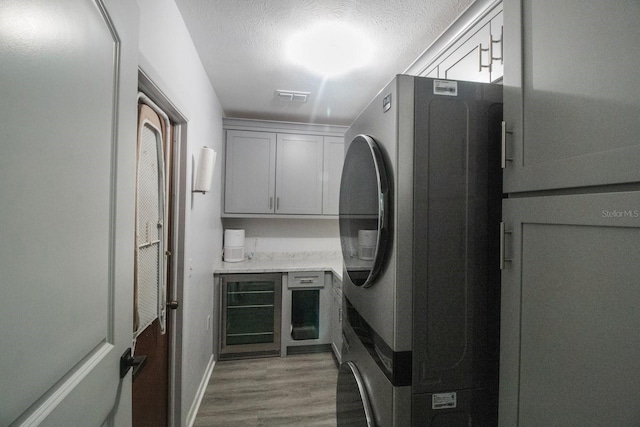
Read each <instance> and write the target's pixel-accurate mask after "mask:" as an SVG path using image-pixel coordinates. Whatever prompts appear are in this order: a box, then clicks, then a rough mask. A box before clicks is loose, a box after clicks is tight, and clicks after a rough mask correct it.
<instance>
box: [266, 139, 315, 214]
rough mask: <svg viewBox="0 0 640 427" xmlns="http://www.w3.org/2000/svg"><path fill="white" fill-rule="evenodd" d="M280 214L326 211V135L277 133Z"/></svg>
mask: <svg viewBox="0 0 640 427" xmlns="http://www.w3.org/2000/svg"><path fill="white" fill-rule="evenodd" d="M277 147H278V148H277V160H276V193H275V197H276V203H275V205H276V208H275V209H276V210H275V212H276V213H277V214H316V215H319V214H321V213H322V167H323V153H324V151H323V139H322V136H316V135H296V134H282V133H279V134H278V135H277Z"/></svg>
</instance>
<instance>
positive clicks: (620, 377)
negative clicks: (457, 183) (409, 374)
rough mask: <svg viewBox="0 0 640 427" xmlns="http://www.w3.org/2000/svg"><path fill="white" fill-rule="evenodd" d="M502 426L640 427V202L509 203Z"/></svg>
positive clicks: (616, 196) (636, 198)
mask: <svg viewBox="0 0 640 427" xmlns="http://www.w3.org/2000/svg"><path fill="white" fill-rule="evenodd" d="M503 218H504V229H505V231H506V233H505V234H504V236H503V243H504V245H503V249H504V250H503V252H504V258H505V262H504V269H503V270H502V315H501V360H500V370H501V371H500V405H499V407H500V410H499V411H500V415H499V417H500V422H499V424H500V425H501V426H502V425H504V426H551V425H580V426H602V425H617V426H622V425H640V410H639V409H638V401H640V381H638V375H637V373H638V372H640V340H639V339H638V337H639V335H638V334H639V332H638V331H640V316H639V315H638V307H640V281H639V280H640V279H639V278H640V193H638V192H621V193H606V194H582V195H571V196H549V197H525V198H515V199H505V200H504V203H503Z"/></svg>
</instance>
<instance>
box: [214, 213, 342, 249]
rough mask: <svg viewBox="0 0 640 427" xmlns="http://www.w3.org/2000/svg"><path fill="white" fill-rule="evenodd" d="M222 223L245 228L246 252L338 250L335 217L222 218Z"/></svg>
mask: <svg viewBox="0 0 640 427" xmlns="http://www.w3.org/2000/svg"><path fill="white" fill-rule="evenodd" d="M222 222H223V226H224V228H225V229H227V228H241V229H244V230H245V255H246V254H249V253H250V252H254V253H255V252H339V251H340V231H339V228H338V220H337V219H317V220H312V219H282V218H273V219H245V218H223V220H222Z"/></svg>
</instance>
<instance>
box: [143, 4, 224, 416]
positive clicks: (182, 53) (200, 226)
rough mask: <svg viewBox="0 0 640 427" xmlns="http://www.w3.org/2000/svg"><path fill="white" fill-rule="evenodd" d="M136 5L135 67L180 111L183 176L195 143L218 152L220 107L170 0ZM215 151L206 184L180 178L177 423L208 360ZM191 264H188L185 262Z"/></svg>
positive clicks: (216, 232) (216, 233)
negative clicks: (198, 186)
mask: <svg viewBox="0 0 640 427" xmlns="http://www.w3.org/2000/svg"><path fill="white" fill-rule="evenodd" d="M137 3H138V6H139V8H140V44H139V53H140V58H139V61H140V67H141V68H142V69H143V71H144V72H145V73H146V74H147V75H148V76H149V77H150V78H151V80H153V82H154V83H155V84H156V85H157V86H158V87H159V89H160V90H161V91H162V92H163V93H164V94H165V95H166V96H167V97H168V98H169V99H170V100H171V102H172V103H173V104H174V105H175V106H176V107H177V109H178V110H179V111H180V112H181V113H182V114H183V115H184V116H185V117H186V118H187V134H188V147H187V162H186V169H187V170H186V174H187V175H186V176H187V177H191V176H192V168H193V162H194V161H197V157H198V152H199V149H200V147H202V146H208V147H210V148H213V149H214V150H216V152H218V153H222V134H223V132H222V116H223V111H222V108H221V106H220V103H219V101H218V98H217V96H216V93H215V91H214V90H213V87H212V86H211V83H210V81H209V79H208V77H207V75H206V73H205V71H204V68H203V66H202V63H201V61H200V58H199V56H198V54H197V52H196V50H195V47H194V46H193V42H192V41H191V37H190V36H189V33H188V31H187V29H186V26H185V24H184V22H183V20H182V16H181V15H180V13H179V11H178V8H177V6H176V5H175V3H174V1H173V0H137ZM220 161H221V159H220V158H218V159H217V161H216V167H215V174H214V181H213V187H212V191H211V192H209V193H206V194H201V193H191V188H190V186H191V179H190V178H188V179H187V185H188V187H189V188H187V189H186V190H187V192H186V195H187V203H186V212H184V221H185V249H184V254H183V256H184V260H185V265H184V268H185V272H184V295H183V299H182V301H180V310H182V314H183V316H184V317H183V329H182V331H178V333H180V334H182V357H183V363H182V375H181V378H180V379H179V383H180V385H181V388H180V390H179V395H180V397H181V399H180V400H181V411H180V422H179V424H180V425H186V424H187V423H188V422H189V421H192V418H193V417H194V416H195V413H194V410H195V407H194V403H195V402H196V398H197V395H198V391H199V390H200V387H201V383H202V381H203V376H204V375H205V373H206V372H207V368H208V367H209V366H210V364H211V363H212V361H213V351H214V350H213V349H214V346H213V334H212V330H211V329H209V328H208V326H209V325H208V316H210V315H211V316H213V320H214V323H213V325H212V327H213V328H215V327H217V325H216V320H215V319H216V317H217V316H216V315H215V313H214V312H213V260H214V259H219V258H220V256H221V247H222V225H221V222H220V214H219V212H220V200H221V197H220V191H221V188H220V182H221V178H222V176H221V168H220ZM190 267H191V268H192V270H190V269H189V268H190Z"/></svg>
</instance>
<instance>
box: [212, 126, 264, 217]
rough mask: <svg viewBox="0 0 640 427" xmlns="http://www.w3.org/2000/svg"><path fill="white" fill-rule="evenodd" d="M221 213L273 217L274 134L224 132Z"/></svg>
mask: <svg viewBox="0 0 640 427" xmlns="http://www.w3.org/2000/svg"><path fill="white" fill-rule="evenodd" d="M225 158H226V160H225V191H224V211H225V212H226V213H255V214H261V213H273V212H274V208H275V204H276V200H275V185H276V175H275V173H276V134H275V133H270V132H251V131H238V130H229V131H227V145H226V156H225Z"/></svg>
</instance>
